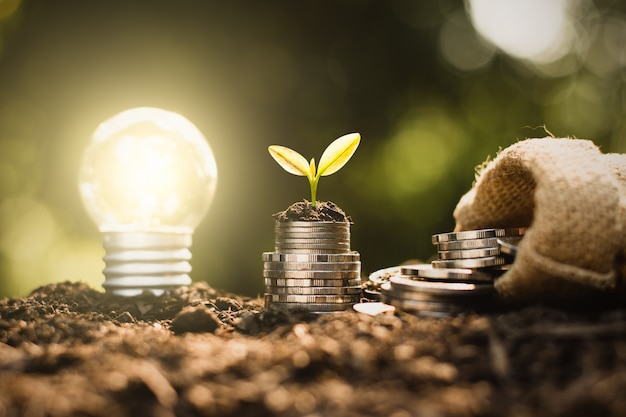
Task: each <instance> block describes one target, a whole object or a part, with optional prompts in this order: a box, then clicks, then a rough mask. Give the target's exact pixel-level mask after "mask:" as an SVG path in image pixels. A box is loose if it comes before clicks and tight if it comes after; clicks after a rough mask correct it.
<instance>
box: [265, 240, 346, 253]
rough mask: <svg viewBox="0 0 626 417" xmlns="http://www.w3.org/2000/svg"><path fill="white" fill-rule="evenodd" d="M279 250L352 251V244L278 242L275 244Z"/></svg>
mask: <svg viewBox="0 0 626 417" xmlns="http://www.w3.org/2000/svg"><path fill="white" fill-rule="evenodd" d="M274 245H275V246H276V247H277V248H281V249H313V250H319V249H332V250H344V251H346V252H347V251H349V250H350V242H331V243H290V242H276V243H275V244H274Z"/></svg>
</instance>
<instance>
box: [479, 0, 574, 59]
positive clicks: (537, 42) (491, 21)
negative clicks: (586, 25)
mask: <svg viewBox="0 0 626 417" xmlns="http://www.w3.org/2000/svg"><path fill="white" fill-rule="evenodd" d="M468 4H469V12H470V15H471V19H472V22H473V24H474V27H475V28H476V30H477V31H478V32H479V33H480V34H481V35H482V36H483V37H484V38H485V39H486V40H488V41H489V42H491V43H492V44H494V45H495V46H497V47H498V48H500V49H502V50H503V51H504V52H506V53H507V54H509V55H512V56H514V57H516V58H522V59H527V60H530V61H533V62H536V63H549V62H553V61H555V60H557V59H559V58H562V57H563V56H564V55H566V54H567V53H568V52H569V51H570V49H571V47H572V44H573V33H572V23H571V21H570V15H569V13H568V1H567V0H549V1H545V0H469V3H468Z"/></svg>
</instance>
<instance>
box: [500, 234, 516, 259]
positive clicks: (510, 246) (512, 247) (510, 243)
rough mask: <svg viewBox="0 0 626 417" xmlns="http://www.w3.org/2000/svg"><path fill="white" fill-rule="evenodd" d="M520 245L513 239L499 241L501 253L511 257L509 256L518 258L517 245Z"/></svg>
mask: <svg viewBox="0 0 626 417" xmlns="http://www.w3.org/2000/svg"><path fill="white" fill-rule="evenodd" d="M518 243H519V240H518V241H515V240H512V239H505V238H501V239H498V245H500V251H501V252H502V253H503V254H505V255H509V256H516V255H517V244H518Z"/></svg>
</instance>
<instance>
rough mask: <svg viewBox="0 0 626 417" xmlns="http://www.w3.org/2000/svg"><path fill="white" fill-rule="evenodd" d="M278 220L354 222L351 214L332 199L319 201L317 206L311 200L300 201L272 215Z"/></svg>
mask: <svg viewBox="0 0 626 417" xmlns="http://www.w3.org/2000/svg"><path fill="white" fill-rule="evenodd" d="M272 217H274V219H275V220H278V221H327V222H348V223H352V219H351V218H350V216H347V215H346V213H345V212H344V211H343V210H342V209H341V208H340V207H339V206H338V205H337V204H335V203H333V202H332V201H317V202H316V203H315V207H313V205H312V204H311V202H310V201H308V200H304V201H298V202H296V203H293V204H292V205H290V206H289V207H287V209H286V210H284V211H281V212H278V213H275V214H273V215H272Z"/></svg>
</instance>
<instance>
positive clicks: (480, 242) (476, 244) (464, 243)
mask: <svg viewBox="0 0 626 417" xmlns="http://www.w3.org/2000/svg"><path fill="white" fill-rule="evenodd" d="M497 246H498V238H496V237H489V238H485V239H465V240H450V241H447V242H439V243H437V250H438V251H444V250H463V249H479V248H495V247H497Z"/></svg>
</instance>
